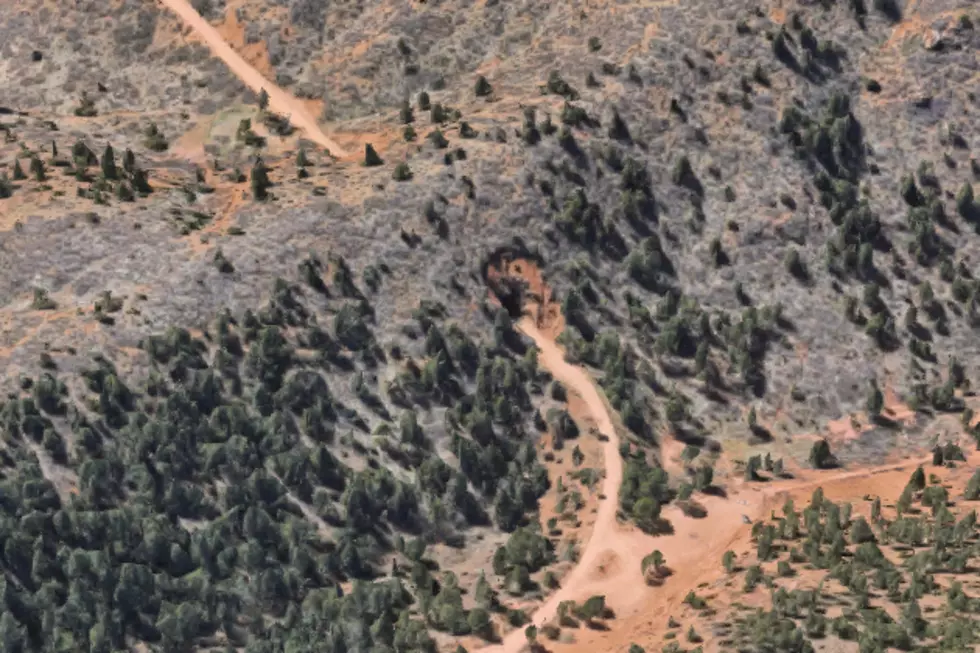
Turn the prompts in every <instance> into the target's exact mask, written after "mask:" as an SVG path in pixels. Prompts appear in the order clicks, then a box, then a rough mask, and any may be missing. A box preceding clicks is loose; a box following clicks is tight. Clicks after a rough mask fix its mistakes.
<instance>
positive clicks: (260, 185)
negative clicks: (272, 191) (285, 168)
mask: <svg viewBox="0 0 980 653" xmlns="http://www.w3.org/2000/svg"><path fill="white" fill-rule="evenodd" d="M250 183H251V186H252V197H254V198H255V199H257V200H260V201H261V200H265V199H267V198H268V197H269V193H268V190H269V187H270V186H272V182H271V181H270V180H269V171H268V169H267V168H266V167H265V163H264V162H263V161H262V157H259V158H257V159H256V160H255V165H253V166H252V172H251V175H250Z"/></svg>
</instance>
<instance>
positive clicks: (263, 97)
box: [259, 88, 269, 111]
mask: <svg viewBox="0 0 980 653" xmlns="http://www.w3.org/2000/svg"><path fill="white" fill-rule="evenodd" d="M268 108H269V93H268V92H267V91H266V90H265V89H264V88H263V89H262V90H261V91H259V111H265V110H266V109H268Z"/></svg>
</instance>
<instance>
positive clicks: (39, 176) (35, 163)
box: [31, 156, 48, 181]
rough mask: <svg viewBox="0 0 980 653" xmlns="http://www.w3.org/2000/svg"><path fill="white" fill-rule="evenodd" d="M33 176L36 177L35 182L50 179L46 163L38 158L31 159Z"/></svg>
mask: <svg viewBox="0 0 980 653" xmlns="http://www.w3.org/2000/svg"><path fill="white" fill-rule="evenodd" d="M31 174H32V175H34V179H35V181H45V180H46V179H47V178H48V176H47V174H46V173H45V171H44V162H43V161H41V159H40V158H38V157H37V156H32V157H31Z"/></svg>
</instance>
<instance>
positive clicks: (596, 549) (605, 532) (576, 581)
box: [480, 316, 649, 653]
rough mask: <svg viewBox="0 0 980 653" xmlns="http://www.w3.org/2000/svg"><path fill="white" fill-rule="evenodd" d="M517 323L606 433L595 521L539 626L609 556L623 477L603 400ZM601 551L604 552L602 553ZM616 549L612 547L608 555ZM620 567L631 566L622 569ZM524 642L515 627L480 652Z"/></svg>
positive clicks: (527, 325)
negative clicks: (577, 395)
mask: <svg viewBox="0 0 980 653" xmlns="http://www.w3.org/2000/svg"><path fill="white" fill-rule="evenodd" d="M518 328H519V329H520V330H521V331H522V332H523V333H524V334H525V335H527V336H528V337H529V338H531V339H532V340H533V341H534V344H535V345H537V347H538V350H539V351H538V362H539V364H541V365H542V366H544V368H545V369H547V370H548V371H549V372H551V374H552V375H553V376H554V377H555V378H556V379H558V380H559V381H561V382H562V383H563V384H564V385H565V386H567V387H569V388H571V389H572V390H574V391H575V392H577V393H578V394H579V395H580V396H581V397H582V399H583V401H584V402H585V404H586V406H588V409H589V412H590V413H591V414H592V417H593V419H595V421H596V426H597V428H598V429H599V432H600V433H602V435H604V436H606V437H607V438H608V439H607V440H606V442H605V443H604V444H603V449H602V453H603V460H604V465H605V472H606V476H605V478H604V479H603V482H602V498H601V499H600V500H599V510H598V512H597V514H596V520H595V526H594V527H593V529H592V533H591V535H590V536H589V541H588V543H587V544H586V546H585V549H584V550H583V551H581V555H580V557H579V562H578V564H577V565H576V566H575V568H574V569H573V570H572V571H571V573H569V574H568V576H566V577H565V578H563V579H562V586H561V588H560V589H559V590H558V591H557V592H555V593H554V594H552V595H551V596H550V597H548V600H547V601H545V602H544V604H543V605H541V607H540V608H538V609H537V611H536V612H535V613H534V616H533V617H532V618H531V621H532V622H533V623H534V624H535V625H537V626H539V627H540V626H541V625H542V624H544V623H546V622H548V621H549V620H550V619H552V618H554V616H555V614H556V613H557V610H558V604H559V603H561V602H562V601H566V600H569V599H575V598H579V597H580V596H581V595H582V593H583V589H584V588H585V587H586V586H588V585H590V582H589V581H590V579H589V575H590V574H591V573H592V572H593V571H594V570H595V569H596V568H597V567H598V566H599V564H598V563H600V558H603V557H607V558H609V557H611V556H609V555H608V552H609V551H610V549H612V548H613V547H614V546H615V544H616V543H615V542H614V541H610V540H616V535H617V534H618V533H619V532H620V531H621V530H622V529H621V527H620V525H619V524H618V523H617V521H616V507H617V504H618V498H619V486H620V485H621V484H622V482H623V460H622V458H621V457H620V455H619V437H618V436H617V435H616V429H615V428H613V424H612V420H610V418H609V413H608V411H607V410H606V407H605V404H603V402H602V399H601V398H600V397H599V393H598V392H597V391H596V388H595V385H594V384H593V383H592V379H591V378H589V375H588V374H587V373H586V372H585V370H583V369H582V368H580V367H578V366H575V365H570V364H569V363H567V362H565V354H564V353H563V352H562V351H561V349H559V347H558V346H557V345H556V344H555V343H554V342H553V341H552V340H549V339H548V338H547V337H546V336H545V335H544V334H542V333H541V332H540V331H539V330H538V328H537V326H536V325H535V324H534V320H532V319H531V318H529V317H526V316H525V317H524V318H523V319H522V320H521V321H520V322H519V323H518ZM647 553H649V551H647ZM603 554H607V555H606V556H603ZM616 554H617V552H615V549H613V555H616ZM644 555H645V554H644ZM619 567H623V565H619ZM623 571H631V570H627V569H623ZM637 571H638V570H637ZM525 645H526V640H525V638H524V629H523V628H516V629H514V630H512V631H511V632H509V633H508V634H507V635H506V636H504V638H503V641H502V642H501V643H500V644H498V645H494V646H488V647H484V648H482V649H480V650H481V652H484V653H518V651H520V650H521V649H522V648H523V647H524V646H525Z"/></svg>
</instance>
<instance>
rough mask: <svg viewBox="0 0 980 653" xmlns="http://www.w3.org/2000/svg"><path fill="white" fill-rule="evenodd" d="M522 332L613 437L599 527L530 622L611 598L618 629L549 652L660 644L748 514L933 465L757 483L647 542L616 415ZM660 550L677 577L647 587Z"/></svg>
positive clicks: (743, 535) (492, 650) (529, 327)
mask: <svg viewBox="0 0 980 653" xmlns="http://www.w3.org/2000/svg"><path fill="white" fill-rule="evenodd" d="M518 328H519V329H520V330H521V331H522V332H523V333H524V334H525V335H527V336H528V337H530V338H531V339H532V340H533V341H534V343H535V345H536V346H537V348H538V350H539V354H538V362H539V364H540V365H542V367H544V368H545V369H547V370H548V371H549V372H551V374H552V375H553V376H554V377H555V378H556V379H558V380H559V381H561V382H562V383H563V384H564V385H565V386H566V387H567V388H569V390H570V391H571V392H574V393H576V394H578V395H579V396H580V397H581V398H582V400H583V401H584V402H585V404H586V406H587V407H588V410H589V412H590V413H591V414H592V417H593V419H594V420H595V423H596V425H597V428H598V430H599V432H600V433H601V434H602V435H603V436H605V437H606V438H607V440H606V441H605V442H604V444H603V456H604V466H605V479H604V481H603V486H602V498H601V501H600V504H599V509H598V513H597V515H596V520H595V526H594V528H593V530H592V533H591V534H590V536H589V539H588V542H587V543H586V544H585V547H584V549H583V550H582V551H581V555H580V558H579V562H578V564H577V565H576V566H575V568H574V569H573V570H572V571H571V572H570V573H569V574H568V575H567V576H565V577H564V578H563V579H562V581H561V588H560V589H559V590H558V591H557V592H555V593H554V594H552V595H551V596H550V597H549V598H548V599H547V600H546V601H545V602H544V603H543V604H542V605H541V606H540V607H539V608H538V609H537V610H536V611H535V613H534V614H533V616H532V617H531V621H532V623H534V624H535V625H536V626H538V627H540V626H541V625H543V624H545V623H548V622H549V621H552V620H554V618H555V617H556V613H557V608H558V605H559V603H561V602H562V601H566V600H576V601H581V600H584V599H585V598H587V597H589V596H591V595H594V594H602V595H605V596H606V602H607V605H610V606H611V607H612V608H613V609H614V610H615V611H616V613H617V619H616V622H617V624H619V625H618V626H617V625H614V626H613V630H611V631H609V632H605V633H598V632H591V631H579V634H578V635H577V637H581V640H580V641H578V642H577V643H576V644H572V645H565V644H559V643H557V642H549V643H548V647H549V648H553V649H554V650H556V651H559V650H560V651H565V650H568V651H569V652H574V653H578V652H579V651H585V650H593V649H595V648H596V647H600V648H602V649H607V650H614V648H615V647H618V646H619V645H620V644H622V645H623V646H628V642H629V641H646V640H648V639H650V638H657V637H658V636H659V635H660V634H662V633H659V631H660V630H661V627H660V626H659V625H658V624H660V623H662V622H665V621H666V618H667V616H668V615H669V614H672V613H673V611H675V610H678V609H680V607H681V602H682V600H683V597H684V596H685V594H686V593H687V592H688V590H690V589H692V588H694V587H696V586H697V585H698V584H699V583H701V582H702V581H704V580H707V579H708V577H709V576H711V575H713V574H714V575H717V573H718V571H719V569H720V562H719V561H720V560H721V555H722V553H724V552H725V551H726V550H728V549H731V548H735V547H736V545H737V543H743V544H744V542H747V541H748V538H749V536H750V532H751V527H750V526H749V525H747V524H745V523H743V521H742V515H746V516H747V517H749V518H750V519H751V520H752V521H755V520H757V519H760V518H762V517H763V516H764V515H766V514H768V511H769V510H772V509H774V508H775V507H776V506H777V504H778V503H779V502H780V501H782V500H784V499H785V497H786V496H789V495H791V494H793V493H799V492H800V491H803V490H807V489H809V488H811V487H813V488H816V487H817V486H821V485H824V486H840V485H842V484H843V485H847V484H848V482H849V481H851V480H854V479H861V478H866V477H870V476H874V475H875V474H881V473H888V472H896V471H899V470H903V469H907V468H912V467H914V466H916V465H919V464H922V463H924V462H927V461H928V458H924V459H911V460H906V461H904V462H901V463H895V464H889V465H882V466H880V467H874V468H866V469H860V470H853V471H846V472H837V473H820V472H816V473H815V474H814V476H812V477H807V478H800V479H796V480H794V481H789V482H774V483H772V484H767V485H766V486H758V485H754V484H753V485H751V486H743V487H738V488H730V489H729V498H728V499H723V498H719V497H714V496H703V497H699V502H700V503H701V504H702V505H703V506H704V507H705V508H706V510H707V512H708V517H707V518H706V519H693V518H690V517H687V516H685V515H684V514H683V513H682V512H681V510H680V509H679V508H678V507H677V506H673V505H671V506H668V507H667V508H666V509H665V510H664V515H663V516H664V517H665V518H667V519H669V520H670V522H671V523H672V526H673V529H674V530H673V533H672V534H670V535H666V536H660V537H653V536H650V535H646V534H644V533H642V532H640V531H638V530H636V529H635V528H632V527H631V526H628V525H624V524H620V523H619V522H618V521H617V515H616V513H617V506H618V503H619V501H618V498H619V489H620V486H621V485H622V481H623V460H622V457H621V456H620V453H619V438H618V436H617V434H616V430H615V428H614V427H613V423H612V420H611V418H610V416H609V411H608V409H607V408H606V405H605V403H604V402H603V400H602V398H601V397H600V396H599V393H598V391H597V390H596V387H595V385H594V383H593V381H592V379H591V378H590V377H589V375H588V373H587V372H586V371H585V370H584V369H582V368H580V367H578V366H575V365H571V364H569V363H567V362H566V361H565V357H564V353H563V352H562V350H561V349H560V348H559V347H558V346H557V345H556V344H555V342H554V341H553V340H552V339H551V338H549V337H548V335H546V334H544V333H542V332H541V331H540V330H539V329H538V328H537V326H536V324H535V322H534V320H533V319H531V318H529V317H524V318H523V319H522V320H521V321H520V322H519V323H518ZM654 549H659V550H660V551H661V552H662V553H663V554H664V556H665V558H666V560H667V566H668V567H669V568H670V569H671V570H672V571H673V575H671V576H670V577H669V578H667V579H666V580H665V582H664V584H663V586H660V587H648V586H646V584H645V583H644V581H643V578H642V575H641V572H640V563H641V561H642V559H643V557H644V556H646V555H647V554H649V553H650V552H652V551H653V550H654ZM624 638H625V639H624ZM620 640H623V641H620ZM526 646H527V644H526V639H525V636H524V632H523V629H521V628H519V629H515V630H513V631H511V632H509V633H508V634H507V635H506V636H505V637H504V638H503V640H502V642H501V643H499V644H495V645H492V646H487V647H484V648H481V649H480V653H520V652H521V651H522V650H525V649H526Z"/></svg>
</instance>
